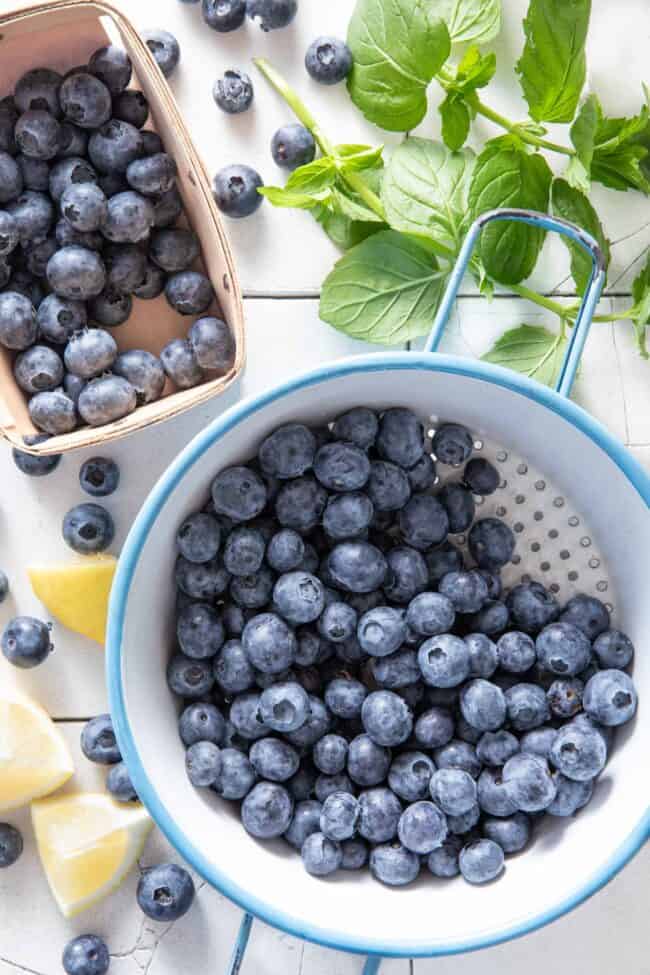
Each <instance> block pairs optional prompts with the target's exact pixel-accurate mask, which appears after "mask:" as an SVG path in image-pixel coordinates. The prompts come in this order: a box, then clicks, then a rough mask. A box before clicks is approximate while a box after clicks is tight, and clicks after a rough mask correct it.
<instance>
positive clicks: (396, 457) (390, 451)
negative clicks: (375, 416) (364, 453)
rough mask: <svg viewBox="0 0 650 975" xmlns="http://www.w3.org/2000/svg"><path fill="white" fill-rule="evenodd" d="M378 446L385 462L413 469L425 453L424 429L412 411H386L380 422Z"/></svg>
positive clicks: (395, 409)
mask: <svg viewBox="0 0 650 975" xmlns="http://www.w3.org/2000/svg"><path fill="white" fill-rule="evenodd" d="M376 445H377V449H378V451H379V453H380V455H381V456H382V457H383V458H384V459H385V460H388V461H391V462H392V463H393V464H398V465H399V466H400V467H406V468H408V467H413V465H414V464H416V463H417V462H418V461H419V459H420V457H421V456H422V454H423V452H424V428H423V426H422V424H421V422H420V420H419V419H418V418H417V416H416V415H415V413H413V412H412V411H411V410H408V409H405V408H403V407H395V408H394V409H390V410H386V412H385V413H383V414H382V416H381V419H380V421H379V431H378V434H377V438H376Z"/></svg>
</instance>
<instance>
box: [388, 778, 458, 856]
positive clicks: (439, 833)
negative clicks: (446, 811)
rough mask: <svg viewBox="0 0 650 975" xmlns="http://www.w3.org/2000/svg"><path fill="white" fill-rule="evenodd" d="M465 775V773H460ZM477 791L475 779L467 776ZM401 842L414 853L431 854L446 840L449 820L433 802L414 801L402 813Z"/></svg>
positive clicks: (399, 830) (399, 831) (399, 834)
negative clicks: (447, 820)
mask: <svg viewBox="0 0 650 975" xmlns="http://www.w3.org/2000/svg"><path fill="white" fill-rule="evenodd" d="M459 774H461V775H464V774H465V773H459ZM467 778H468V779H469V782H470V783H471V786H472V788H473V789H474V791H475V788H476V787H475V785H474V781H473V779H470V778H469V776H468V777H467ZM397 832H398V836H399V839H400V842H401V843H402V845H403V846H404V847H406V849H407V850H411V851H412V852H413V853H418V854H420V855H422V854H429V853H431V852H432V851H433V850H435V849H436V848H437V847H439V846H441V844H442V843H443V842H444V841H445V839H446V837H447V822H446V819H445V816H444V815H443V813H442V812H441V811H440V809H439V808H438V807H437V806H436V805H434V803H432V802H425V801H419V802H414V803H413V804H412V805H410V806H409V807H408V808H407V809H405V810H404V812H403V813H402V815H401V817H400V820H399V824H398V827H397Z"/></svg>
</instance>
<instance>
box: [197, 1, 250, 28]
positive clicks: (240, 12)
mask: <svg viewBox="0 0 650 975" xmlns="http://www.w3.org/2000/svg"><path fill="white" fill-rule="evenodd" d="M194 2H195V0H194ZM201 15H202V17H203V20H204V21H205V23H206V24H207V25H208V27H211V28H212V30H216V31H218V32H219V33H221V34H225V33H228V32H229V31H231V30H237V29H238V28H239V27H241V25H242V24H243V23H244V20H245V19H246V0H201Z"/></svg>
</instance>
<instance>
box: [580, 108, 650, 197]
mask: <svg viewBox="0 0 650 975" xmlns="http://www.w3.org/2000/svg"><path fill="white" fill-rule="evenodd" d="M598 110H599V117H598V124H597V127H596V134H595V140H594V141H595V145H594V153H593V158H592V163H591V176H592V179H595V180H597V181H598V182H599V183H603V184H604V185H605V186H609V187H610V188H611V189H614V190H628V189H635V190H640V191H641V192H642V193H650V180H649V179H648V177H647V175H646V173H645V172H644V169H643V166H642V164H643V163H644V162H646V160H647V156H648V150H649V147H650V143H648V129H649V127H650V111H649V110H648V106H647V105H644V106H643V108H642V109H641V111H640V112H639V114H638V115H634V116H633V117H632V118H604V117H603V115H602V110H600V106H598Z"/></svg>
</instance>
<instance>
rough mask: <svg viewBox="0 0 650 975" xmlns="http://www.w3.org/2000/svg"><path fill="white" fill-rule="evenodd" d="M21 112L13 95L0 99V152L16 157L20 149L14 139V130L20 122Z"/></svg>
mask: <svg viewBox="0 0 650 975" xmlns="http://www.w3.org/2000/svg"><path fill="white" fill-rule="evenodd" d="M18 116H19V112H18V109H17V108H16V103H15V100H14V96H13V95H5V97H4V98H0V151H2V152H8V153H9V154H10V155H12V156H14V155H15V154H16V153H17V152H18V147H17V145H16V141H15V139H14V129H15V126H16V122H17V121H18Z"/></svg>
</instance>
